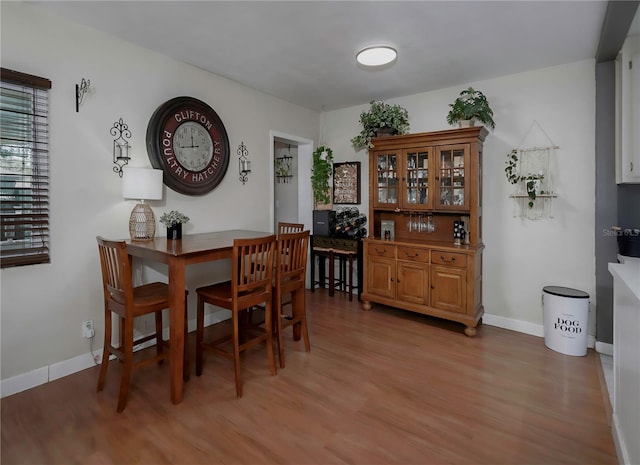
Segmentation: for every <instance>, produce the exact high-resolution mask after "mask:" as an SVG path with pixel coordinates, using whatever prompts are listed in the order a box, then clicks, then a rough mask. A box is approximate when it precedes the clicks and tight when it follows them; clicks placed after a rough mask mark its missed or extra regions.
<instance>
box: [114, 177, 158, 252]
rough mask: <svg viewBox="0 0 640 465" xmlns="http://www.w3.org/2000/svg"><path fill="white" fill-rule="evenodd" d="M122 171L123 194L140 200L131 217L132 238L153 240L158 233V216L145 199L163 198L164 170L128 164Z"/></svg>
mask: <svg viewBox="0 0 640 465" xmlns="http://www.w3.org/2000/svg"><path fill="white" fill-rule="evenodd" d="M122 171H123V173H124V175H123V177H122V196H123V197H124V198H125V199H136V200H139V201H140V203H138V204H136V206H135V207H133V210H132V211H131V217H130V218H129V234H130V235H131V240H132V241H150V240H153V238H154V236H155V235H156V217H155V215H154V214H153V210H152V209H151V207H150V206H149V205H147V204H145V203H144V201H145V200H161V199H162V170H154V169H152V168H133V167H130V166H126V167H124V169H123V170H122Z"/></svg>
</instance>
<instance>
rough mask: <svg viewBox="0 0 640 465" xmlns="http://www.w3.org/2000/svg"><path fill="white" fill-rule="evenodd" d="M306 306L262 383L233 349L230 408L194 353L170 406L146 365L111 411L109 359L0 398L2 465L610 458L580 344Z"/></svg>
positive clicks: (255, 368) (216, 376) (607, 432)
mask: <svg viewBox="0 0 640 465" xmlns="http://www.w3.org/2000/svg"><path fill="white" fill-rule="evenodd" d="M307 307H308V318H309V329H310V338H311V352H309V353H306V352H304V346H303V343H302V341H300V342H294V341H293V340H292V337H291V334H290V333H288V334H287V336H286V338H285V339H286V343H285V344H286V356H287V358H286V368H284V369H279V370H278V374H277V376H271V375H270V374H269V369H268V364H267V360H266V354H265V351H264V348H263V347H262V346H259V347H256V348H254V349H251V350H250V351H248V352H247V353H246V354H245V355H244V358H243V363H244V367H243V374H244V397H243V398H242V399H237V398H236V395H235V387H234V382H233V367H232V364H231V363H230V362H229V361H227V360H224V359H220V358H217V357H215V356H214V355H213V354H210V353H205V364H204V369H203V374H202V376H201V377H196V376H192V377H191V380H190V381H189V382H188V383H187V384H186V386H185V396H184V401H183V402H182V403H181V404H179V405H173V404H171V402H170V400H169V383H168V381H169V378H168V375H169V370H168V366H160V367H158V366H154V365H152V366H148V367H145V368H143V369H142V370H140V371H138V372H136V373H135V374H134V376H133V382H132V386H131V390H130V395H129V402H128V404H127V408H126V410H125V411H124V412H123V413H121V414H118V413H116V403H117V389H118V382H119V371H118V370H119V367H118V363H116V362H112V366H111V367H110V371H109V373H108V376H107V387H106V388H105V391H103V392H101V393H96V391H95V386H96V381H97V377H98V368H97V367H96V368H91V369H88V370H84V371H82V372H80V373H76V374H74V375H71V376H67V377H65V378H62V379H59V380H56V381H54V382H51V383H48V384H47V385H43V386H40V387H37V388H34V389H31V390H29V391H26V392H22V393H19V394H15V395H13V396H10V397H7V398H4V399H2V403H1V406H2V411H1V416H2V420H1V421H2V424H1V426H2V430H1V435H2V442H1V446H2V449H1V462H2V464H3V465H10V464H30V465H33V464H75V463H78V464H80V463H82V464H154V465H156V464H169V463H171V464H227V465H228V464H258V463H279V464H491V465H496V464H499V465H507V464H518V465H520V464H544V465H551V464H580V465H584V464H617V463H618V461H617V457H616V452H615V446H614V443H613V439H612V435H611V429H610V425H609V420H610V418H609V416H608V415H610V414H608V413H607V408H606V406H605V401H606V397H607V396H603V392H602V390H603V387H602V385H601V381H600V379H599V375H598V363H599V361H598V356H597V354H596V353H595V352H593V351H592V350H589V352H588V354H587V356H586V357H571V356H567V355H563V354H559V353H557V352H554V351H552V350H549V349H547V348H546V347H545V346H544V341H543V340H542V339H541V338H538V337H533V336H527V335H523V334H520V333H516V332H512V331H507V330H503V329H499V328H495V327H491V326H486V325H483V326H480V327H479V329H478V334H477V336H476V337H474V338H468V337H466V336H464V334H463V326H461V325H457V324H453V323H448V322H443V321H441V320H437V319H434V318H430V317H426V316H422V315H417V314H412V313H408V312H403V311H400V310H394V309H390V308H388V307H382V306H377V305H376V306H374V307H373V309H372V310H371V311H369V312H362V311H361V309H360V304H359V303H358V302H357V299H354V301H353V302H349V301H348V300H347V297H346V296H345V295H344V294H342V293H339V292H338V293H336V295H335V297H333V298H330V297H328V296H327V294H326V292H325V291H324V290H317V291H316V292H315V293H313V294H312V293H309V292H308V293H307ZM193 336H194V335H193V334H191V335H190V343H191V345H192V344H193V341H194V339H193ZM190 348H191V351H193V347H190Z"/></svg>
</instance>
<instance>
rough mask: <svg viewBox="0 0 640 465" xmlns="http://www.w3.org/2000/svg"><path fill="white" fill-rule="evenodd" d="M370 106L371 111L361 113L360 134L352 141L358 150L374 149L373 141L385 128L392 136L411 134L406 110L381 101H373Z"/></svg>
mask: <svg viewBox="0 0 640 465" xmlns="http://www.w3.org/2000/svg"><path fill="white" fill-rule="evenodd" d="M369 104H370V105H371V106H370V108H369V110H368V111H363V112H362V113H360V124H362V130H361V131H360V134H358V135H357V136H355V137H354V138H353V139H351V144H352V145H353V147H354V148H355V149H356V150H362V149H364V148H373V143H372V142H371V139H373V138H374V137H376V136H377V135H378V131H379V130H381V129H383V128H387V130H388V131H389V132H390V133H391V135H397V134H408V133H409V113H408V112H407V110H406V109H404V108H402V107H401V106H400V105H390V104H388V103H385V102H383V101H381V100H372V101H371V102H369Z"/></svg>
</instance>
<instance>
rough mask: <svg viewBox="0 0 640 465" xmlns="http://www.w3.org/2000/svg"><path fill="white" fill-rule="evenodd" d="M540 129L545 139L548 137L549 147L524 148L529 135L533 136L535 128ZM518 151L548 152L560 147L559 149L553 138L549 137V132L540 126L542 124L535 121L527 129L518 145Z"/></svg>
mask: <svg viewBox="0 0 640 465" xmlns="http://www.w3.org/2000/svg"><path fill="white" fill-rule="evenodd" d="M536 127H537V128H538V129H539V130H540V132H542V134H544V137H546V139H547V141H548V143H549V144H548V145H547V146H543V147H529V148H522V145H523V144H524V143H525V141H526V140H527V137H529V135H530V134H531V132H532V131H533V129H534V128H536ZM517 147H518V150H519V151H521V152H523V151H529V150H546V149H556V150H557V149H559V148H560V147H558V146H557V145H556V144H555V143H554V142H553V140H551V137H549V134H547V132H546V131H545V130H544V129H543V128H542V126H540V123H538V120H535V119H534V120H533V121H532V122H531V125H530V126H529V129H527V132H525V134H524V136H523V137H522V140H520V143H519V144H518V146H517Z"/></svg>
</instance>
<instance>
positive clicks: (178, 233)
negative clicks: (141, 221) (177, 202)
mask: <svg viewBox="0 0 640 465" xmlns="http://www.w3.org/2000/svg"><path fill="white" fill-rule="evenodd" d="M188 221H189V217H188V216H187V215H185V214H183V213H180V212H179V211H177V210H171V211H170V212H168V213H167V212H164V213H163V214H162V216H161V217H160V223H162V224H163V225H165V226H166V227H167V239H182V225H183V224H184V223H186V222H188Z"/></svg>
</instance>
